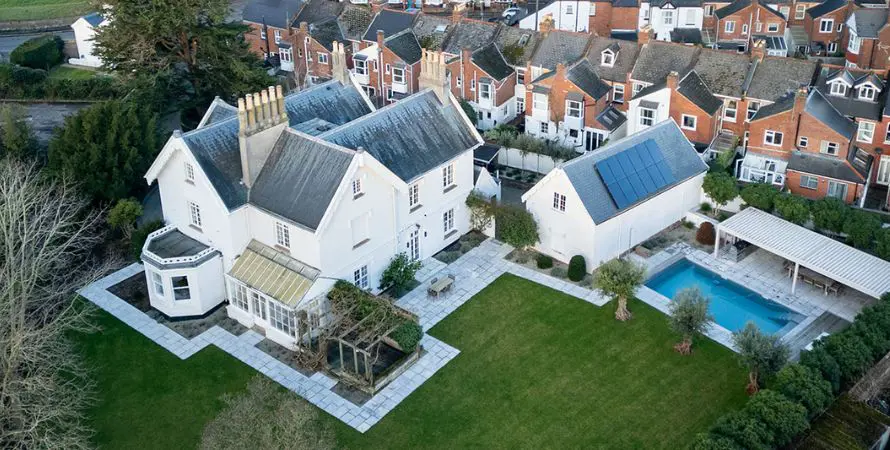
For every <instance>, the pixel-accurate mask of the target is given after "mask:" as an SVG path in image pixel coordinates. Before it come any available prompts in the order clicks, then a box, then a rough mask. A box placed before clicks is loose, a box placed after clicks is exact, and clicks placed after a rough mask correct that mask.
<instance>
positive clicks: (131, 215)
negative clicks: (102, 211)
mask: <svg viewBox="0 0 890 450" xmlns="http://www.w3.org/2000/svg"><path fill="white" fill-rule="evenodd" d="M141 215H142V204H141V203H139V202H138V201H137V200H136V199H135V198H128V199H124V200H119V201H118V202H117V203H116V204H115V205H114V207H113V208H111V210H110V211H108V218H107V219H106V221H107V222H108V225H110V226H111V227H112V228H114V229H116V230H120V232H121V233H122V234H123V235H124V237H125V238H126V239H127V240H130V237H131V236H132V235H133V231H134V230H135V229H136V219H138V218H139V216H141Z"/></svg>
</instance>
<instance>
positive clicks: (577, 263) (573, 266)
mask: <svg viewBox="0 0 890 450" xmlns="http://www.w3.org/2000/svg"><path fill="white" fill-rule="evenodd" d="M586 274H587V263H586V262H585V261H584V257H583V256H581V255H575V256H572V259H570V260H569V271H568V277H569V279H570V280H572V281H581V280H583V279H584V275H586Z"/></svg>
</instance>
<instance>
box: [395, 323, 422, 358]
mask: <svg viewBox="0 0 890 450" xmlns="http://www.w3.org/2000/svg"><path fill="white" fill-rule="evenodd" d="M389 337H391V338H392V340H394V341H396V343H398V344H399V347H401V348H402V350H404V351H406V352H412V351H414V350H415V349H417V345H418V344H420V338H421V337H423V328H421V326H420V325H419V324H416V323H414V322H412V321H410V320H406V321H405V322H403V323H402V324H401V325H399V327H398V328H396V329H395V330H393V331H392V333H389Z"/></svg>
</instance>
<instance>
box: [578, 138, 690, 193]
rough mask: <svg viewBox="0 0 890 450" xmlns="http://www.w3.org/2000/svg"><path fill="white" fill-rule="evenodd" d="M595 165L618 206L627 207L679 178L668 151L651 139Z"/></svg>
mask: <svg viewBox="0 0 890 450" xmlns="http://www.w3.org/2000/svg"><path fill="white" fill-rule="evenodd" d="M594 166H595V167H596V170H597V172H599V174H600V178H602V180H603V183H605V185H606V189H607V190H608V191H609V195H611V196H612V200H613V201H614V202H615V206H617V207H618V209H624V208H626V207H628V206H630V205H633V204H634V203H637V202H638V201H640V200H643V199H645V198H647V197H649V196H650V195H652V194H654V193H655V192H658V191H659V190H661V189H662V188H664V187H665V186H667V185H669V184H671V183H673V182H674V181H676V180H675V179H674V176H673V174H671V170H670V168H669V167H668V165H667V162H666V161H665V160H664V154H662V153H661V149H660V148H659V147H658V145H657V144H656V143H655V141H653V140H652V139H647V140H645V141H643V142H641V143H639V144H637V145H634V146H632V147H629V148H627V149H625V150H623V151H621V152H620V153H617V154H615V155H612V156H610V157H608V158H605V159H603V160H601V161H597V162H596V163H595V164H594Z"/></svg>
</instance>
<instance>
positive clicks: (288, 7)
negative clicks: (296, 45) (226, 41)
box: [242, 0, 303, 59]
mask: <svg viewBox="0 0 890 450" xmlns="http://www.w3.org/2000/svg"><path fill="white" fill-rule="evenodd" d="M302 5H303V2H302V1H301V0H252V1H250V2H249V3H247V5H245V7H244V13H243V16H242V23H244V24H245V25H247V26H248V27H249V28H250V29H249V31H248V32H247V33H246V34H245V35H244V39H245V40H246V41H247V43H248V44H249V45H250V49H251V51H253V52H254V53H255V54H256V55H257V56H259V57H261V58H264V59H265V58H270V57H274V56H277V55H278V54H279V53H280V52H281V49H280V44H281V43H282V42H284V43H287V42H288V37H289V31H288V29H289V27H290V24H291V22H292V20H293V18H294V17H296V15H297V13H298V12H299V11H300V8H301V7H302ZM285 47H287V44H285ZM286 57H287V56H286Z"/></svg>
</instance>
